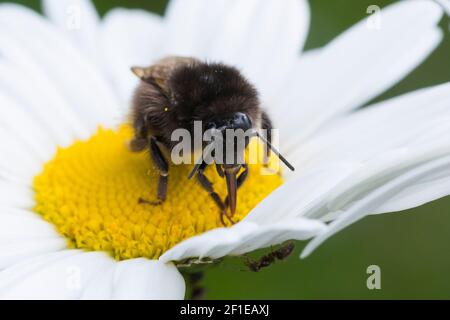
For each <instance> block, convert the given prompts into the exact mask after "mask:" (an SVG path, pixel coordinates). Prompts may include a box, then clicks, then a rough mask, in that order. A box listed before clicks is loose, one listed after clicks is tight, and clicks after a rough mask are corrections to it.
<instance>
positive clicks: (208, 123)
mask: <svg viewBox="0 0 450 320" xmlns="http://www.w3.org/2000/svg"><path fill="white" fill-rule="evenodd" d="M170 88H171V93H172V96H171V100H172V104H173V106H174V108H175V109H176V114H177V117H178V121H179V122H180V124H181V123H183V124H184V126H185V127H189V125H190V124H192V123H193V122H194V121H202V124H203V128H204V129H205V130H206V129H210V128H217V129H224V128H226V129H243V130H244V131H246V130H248V129H250V128H252V125H253V124H255V123H256V121H257V119H258V116H259V113H260V111H259V99H258V92H257V91H256V89H255V88H254V87H253V86H252V85H251V84H250V83H249V82H248V81H247V79H245V78H244V77H243V76H242V74H241V73H240V72H239V71H238V70H237V69H236V68H233V67H230V66H226V65H223V64H217V63H195V64H192V65H188V66H183V67H180V68H179V69H178V70H176V71H175V72H174V73H173V75H172V76H171V79H170Z"/></svg>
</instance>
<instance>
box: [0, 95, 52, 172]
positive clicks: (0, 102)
mask: <svg viewBox="0 0 450 320" xmlns="http://www.w3.org/2000/svg"><path fill="white" fill-rule="evenodd" d="M29 98H32V97H29ZM25 104H26V103H25V102H22V103H19V102H16V101H14V99H13V98H11V97H9V96H7V95H5V94H4V93H3V88H2V89H0V115H1V117H0V127H1V128H2V129H3V130H5V131H7V132H8V133H9V134H8V136H3V137H2V138H3V139H6V138H11V139H13V140H12V141H14V140H16V141H17V143H19V145H18V147H19V146H22V147H25V148H26V149H28V150H29V151H31V154H30V155H35V156H37V157H38V159H40V160H41V161H46V160H48V159H49V157H50V156H52V155H53V153H54V151H55V148H56V145H57V140H56V139H55V138H54V137H51V133H50V132H48V128H45V126H44V124H42V123H39V121H36V120H35V119H33V118H32V116H31V112H30V111H28V110H26V109H25V107H24V105H25ZM5 143H6V142H5ZM11 165H15V164H14V163H11Z"/></svg>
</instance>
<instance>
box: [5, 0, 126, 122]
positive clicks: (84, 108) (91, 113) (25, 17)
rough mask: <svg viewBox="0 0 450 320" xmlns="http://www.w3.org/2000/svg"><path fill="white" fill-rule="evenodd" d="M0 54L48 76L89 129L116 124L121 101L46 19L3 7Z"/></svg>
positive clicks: (94, 68)
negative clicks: (99, 125)
mask: <svg viewBox="0 0 450 320" xmlns="http://www.w3.org/2000/svg"><path fill="white" fill-rule="evenodd" d="M0 27H1V28H0V54H1V55H2V56H3V57H4V58H5V59H7V60H8V61H11V62H14V63H15V64H17V65H19V66H20V67H22V68H23V69H28V68H31V70H33V72H37V73H38V74H41V75H43V74H45V75H47V77H48V80H49V81H51V83H52V84H53V85H54V86H55V87H56V88H58V91H59V92H60V93H61V95H62V96H63V97H64V99H65V101H67V103H70V106H71V108H72V109H73V111H74V112H77V113H78V114H80V116H82V117H83V121H84V123H85V124H86V125H89V128H91V129H92V130H95V129H96V127H97V125H98V124H99V123H101V124H105V125H111V124H114V123H116V121H117V119H116V117H117V111H118V100H117V99H116V96H115V94H114V92H113V91H112V90H111V87H110V86H109V84H108V83H107V82H106V79H105V78H104V77H103V76H102V75H101V73H100V72H99V70H98V69H97V68H96V66H95V65H93V64H92V63H90V62H89V61H87V60H86V59H84V58H83V56H82V55H81V54H80V52H79V51H77V49H76V48H75V47H74V46H73V45H72V44H71V43H70V41H68V39H67V38H66V37H65V36H64V34H62V33H61V32H59V31H58V30H56V29H55V28H54V27H53V26H52V25H50V24H48V23H47V22H46V21H45V20H44V19H43V18H41V17H40V16H38V15H37V14H36V13H34V12H32V11H31V10H28V9H25V8H24V7H20V6H16V5H11V4H2V5H0Z"/></svg>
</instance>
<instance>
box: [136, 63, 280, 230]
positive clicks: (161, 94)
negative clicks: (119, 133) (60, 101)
mask: <svg viewBox="0 0 450 320" xmlns="http://www.w3.org/2000/svg"><path fill="white" fill-rule="evenodd" d="M132 71H133V73H134V74H135V75H136V76H138V77H139V78H140V79H141V83H140V84H139V86H138V87H137V89H136V91H135V94H134V98H133V103H132V110H131V122H132V125H133V128H134V138H133V139H132V140H131V142H130V148H131V150H132V151H135V152H139V151H142V150H144V149H148V150H149V151H150V154H151V157H152V158H153V161H154V163H155V165H156V166H157V168H158V170H159V173H160V178H159V182H158V194H157V201H148V200H144V199H139V202H140V203H142V204H150V205H158V204H160V203H162V202H163V201H164V200H165V198H166V194H167V185H168V175H169V164H168V160H167V159H166V155H167V154H168V153H169V152H170V151H171V150H172V148H173V147H174V146H175V144H176V142H174V141H172V140H171V136H172V133H173V132H174V131H175V130H176V129H186V130H188V131H189V132H190V133H191V134H192V135H191V136H193V130H194V122H195V121H201V124H202V129H203V130H204V131H205V130H206V129H208V128H211V127H212V128H220V130H223V131H224V130H225V129H243V130H244V131H246V130H249V129H260V128H262V129H267V132H268V133H269V134H268V135H267V136H266V140H265V141H266V142H267V143H268V144H269V145H270V140H271V137H270V130H271V129H272V122H271V121H270V118H269V117H268V115H267V113H265V112H264V111H263V110H262V108H261V106H260V101H259V95H258V91H257V90H256V88H255V87H254V86H253V85H252V84H251V83H250V82H249V81H248V80H247V79H246V78H245V77H244V76H243V75H242V74H241V72H240V71H239V70H238V69H236V68H235V67H233V66H228V65H225V64H222V63H210V62H203V61H200V60H198V59H195V58H190V57H174V56H173V57H166V58H164V59H161V60H159V61H157V62H156V63H155V64H153V65H152V66H150V67H145V68H142V67H133V68H132ZM207 165H208V164H206V163H205V162H203V163H201V164H199V165H198V166H196V167H195V173H197V179H198V181H199V183H200V184H201V186H202V187H203V188H204V189H205V190H206V192H208V193H209V194H210V195H211V197H212V199H213V200H214V201H215V202H216V204H217V205H218V207H219V209H220V211H221V218H222V222H223V223H224V224H225V222H224V220H223V219H224V217H226V218H228V220H229V221H231V222H232V223H234V221H233V220H232V215H233V214H234V212H235V210H236V192H237V189H238V188H239V187H240V186H241V185H242V184H243V182H244V181H245V178H246V177H247V175H248V167H247V165H246V164H238V163H234V164H216V169H217V172H218V174H219V175H220V176H221V177H225V180H226V182H227V187H228V197H227V199H226V200H225V201H222V199H220V197H219V195H218V194H217V193H216V192H215V191H214V189H213V186H212V183H211V182H210V181H209V180H208V178H207V177H206V176H205V175H204V170H205V168H206V167H207ZM228 208H229V209H230V211H231V215H230V214H228V212H227V209H228Z"/></svg>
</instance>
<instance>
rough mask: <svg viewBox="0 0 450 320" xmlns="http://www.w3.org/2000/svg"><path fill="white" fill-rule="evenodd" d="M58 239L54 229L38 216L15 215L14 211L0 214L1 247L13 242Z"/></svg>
mask: <svg viewBox="0 0 450 320" xmlns="http://www.w3.org/2000/svg"><path fill="white" fill-rule="evenodd" d="M30 213H31V212H30ZM59 237H60V236H59V234H58V233H57V232H56V231H55V227H54V226H53V225H51V224H50V223H48V222H46V221H45V220H44V219H42V218H41V217H40V216H39V215H38V214H34V215H31V214H30V215H25V214H16V212H15V211H14V210H7V211H6V212H2V213H1V214H0V244H1V245H4V244H7V243H9V242H10V241H14V240H27V239H33V238H59Z"/></svg>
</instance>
